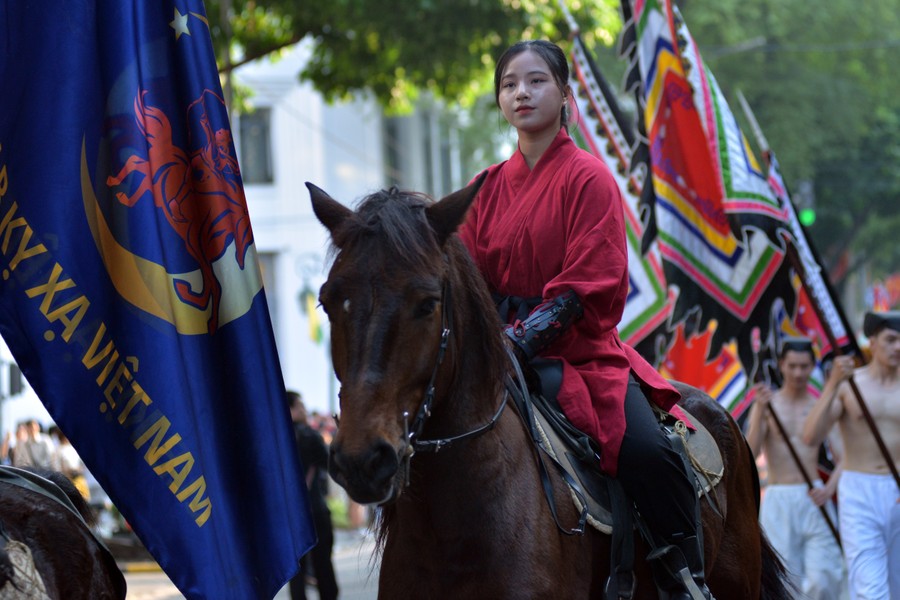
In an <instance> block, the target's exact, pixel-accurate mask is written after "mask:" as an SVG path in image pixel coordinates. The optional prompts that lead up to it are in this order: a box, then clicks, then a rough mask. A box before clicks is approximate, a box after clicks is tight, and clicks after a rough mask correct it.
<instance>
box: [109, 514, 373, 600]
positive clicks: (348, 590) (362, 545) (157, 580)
mask: <svg viewBox="0 0 900 600" xmlns="http://www.w3.org/2000/svg"><path fill="white" fill-rule="evenodd" d="M373 550H374V542H373V541H372V538H371V537H364V536H362V535H359V534H357V533H355V532H346V531H340V530H338V531H335V547H334V568H335V571H336V574H337V580H338V586H339V587H340V590H341V595H340V597H341V600H375V598H376V597H377V595H378V594H377V588H378V570H377V568H376V569H375V570H374V571H373V569H372V566H371V557H372V552H373ZM135 568H136V569H137V567H135ZM125 580H126V581H127V582H128V595H127V596H126V598H127V600H183V598H184V596H182V595H181V593H179V591H178V588H176V587H175V585H174V584H173V583H172V582H171V581H170V580H169V578H168V577H166V574H165V573H163V572H162V571H160V570H159V569H158V568H156V569H154V568H149V569H146V570H140V569H138V570H135V571H130V570H126V572H125ZM306 597H307V599H308V600H319V595H318V594H317V593H316V591H315V588H307V595H306ZM274 600H291V597H290V594H289V593H288V590H287V588H284V589H282V590H281V591H280V592H278V594H277V595H276V596H275V598H274Z"/></svg>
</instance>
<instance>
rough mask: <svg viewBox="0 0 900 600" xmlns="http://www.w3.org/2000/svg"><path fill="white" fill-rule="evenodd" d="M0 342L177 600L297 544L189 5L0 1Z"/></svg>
mask: <svg viewBox="0 0 900 600" xmlns="http://www.w3.org/2000/svg"><path fill="white" fill-rule="evenodd" d="M0 82H2V85H0V333H2V335H3V338H4V339H5V340H6V342H7V345H8V346H9V347H10V349H11V350H12V353H13V355H14V357H15V359H16V361H17V362H18V363H19V365H20V367H21V368H22V371H23V372H24V374H25V375H26V377H27V378H28V381H29V382H30V383H31V385H32V387H33V388H34V389H35V391H36V392H37V394H38V395H39V396H40V398H41V400H42V401H43V403H44V404H45V406H46V407H47V409H48V411H49V412H50V414H51V415H52V416H53V418H54V419H55V420H56V422H57V423H58V424H59V426H60V428H61V429H62V430H63V431H64V432H65V433H66V435H67V436H68V437H69V438H70V439H71V440H72V443H73V444H74V445H75V447H76V448H77V450H78V452H79V453H80V454H81V456H82V458H83V459H84V462H85V463H86V464H87V466H88V468H89V469H90V470H91V471H92V472H93V473H94V474H95V475H96V476H97V479H98V480H99V482H100V483H101V485H103V487H104V489H105V490H106V491H107V492H108V493H109V495H110V496H111V498H112V500H113V502H114V503H115V504H116V506H117V507H118V508H119V509H120V510H121V511H122V514H123V515H124V517H125V518H126V519H127V520H128V522H129V523H130V524H131V525H132V526H133V528H134V530H135V531H136V532H137V533H138V535H139V536H140V538H141V540H142V541H143V542H144V544H145V545H146V546H147V548H148V549H149V550H150V552H151V553H152V554H153V555H154V557H155V558H156V559H157V560H158V561H159V562H160V564H161V566H162V567H163V568H164V569H165V571H166V573H167V574H168V575H169V576H170V577H171V578H172V580H173V581H174V583H175V584H176V585H177V586H178V588H179V589H180V590H181V591H182V593H184V594H185V595H186V596H188V597H190V598H216V599H219V598H240V599H246V598H271V597H273V596H274V595H275V594H276V593H277V591H278V590H279V589H280V587H281V586H282V585H283V584H284V583H285V582H286V581H287V580H288V579H289V578H290V577H291V576H292V575H293V574H294V573H295V572H296V570H297V563H298V560H299V558H300V557H301V556H302V555H303V553H304V552H306V550H308V549H309V547H310V546H311V544H312V543H313V541H314V530H313V527H312V521H311V519H310V516H309V514H310V513H309V507H308V505H307V499H306V492H305V485H304V482H303V477H302V472H301V469H300V465H299V461H298V459H297V456H296V449H295V448H296V446H295V443H294V438H293V431H292V429H291V425H290V419H289V413H288V409H287V406H286V403H285V395H284V383H283V380H282V377H281V372H280V369H279V363H278V357H277V354H276V349H275V343H274V335H273V332H272V326H271V323H270V320H269V314H268V310H267V307H266V301H265V296H264V293H263V289H262V278H261V275H260V271H259V266H258V261H257V256H256V250H255V245H254V239H253V232H252V229H251V227H250V222H249V218H248V213H247V204H246V201H245V198H244V193H243V187H242V183H241V177H240V169H239V167H238V163H237V161H236V158H235V151H234V145H233V142H232V139H231V134H230V127H229V123H228V115H227V113H226V108H225V104H224V102H223V99H222V91H221V87H220V84H219V78H218V74H217V70H216V65H215V60H214V56H213V53H212V46H211V43H210V34H209V22H208V21H207V19H206V16H205V12H204V8H203V4H202V2H201V1H200V0H174V1H173V0H156V1H153V2H147V1H144V0H133V1H130V2H129V1H127V0H125V1H123V0H0Z"/></svg>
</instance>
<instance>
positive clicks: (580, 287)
mask: <svg viewBox="0 0 900 600" xmlns="http://www.w3.org/2000/svg"><path fill="white" fill-rule="evenodd" d="M459 235H460V238H461V239H462V241H463V243H464V244H465V246H466V248H468V250H469V253H470V254H471V255H472V258H473V259H474V261H475V263H476V265H477V266H478V270H479V271H481V274H482V276H483V277H484V278H485V280H486V281H487V283H488V286H489V287H490V289H491V291H492V292H497V293H499V294H501V295H504V296H505V295H510V296H521V297H524V298H533V297H537V296H540V297H542V298H543V299H544V300H550V299H553V298H555V297H556V296H559V295H560V294H563V293H564V292H566V291H568V290H574V291H575V293H576V294H577V295H578V297H579V298H580V299H581V302H582V305H583V306H584V317H583V318H581V319H580V320H578V321H576V322H575V324H574V325H573V326H572V327H571V328H570V329H569V330H568V331H567V332H566V333H564V334H563V335H561V336H560V337H559V338H557V340H556V341H554V342H553V343H552V344H551V345H550V346H548V347H547V348H546V349H545V350H544V351H543V352H542V353H541V356H543V357H545V358H555V359H560V360H562V363H563V379H562V386H561V388H560V392H559V403H560V406H561V407H562V409H563V411H564V412H565V414H566V416H567V417H568V418H569V420H570V421H572V423H573V424H574V425H575V426H576V427H578V428H579V429H581V430H582V431H584V432H585V433H587V434H588V435H590V436H592V437H593V438H594V439H596V440H597V441H599V442H600V446H601V448H602V454H601V457H600V462H601V466H602V467H603V469H604V470H605V471H606V472H607V473H609V474H610V475H615V474H616V470H617V465H618V456H619V448H620V446H621V444H622V436H623V435H624V432H625V413H624V408H623V405H624V399H625V391H626V387H627V385H628V374H629V372H632V373H634V376H635V378H636V379H637V380H638V381H639V382H640V383H641V385H642V388H643V390H644V393H645V394H647V396H648V398H650V400H651V401H653V402H654V403H656V404H657V405H659V406H660V407H662V408H663V409H665V410H669V409H670V408H671V407H672V405H673V404H675V402H677V401H678V399H679V398H680V396H679V394H678V392H677V391H676V390H675V388H673V387H672V386H671V385H670V384H669V383H668V382H667V381H666V380H665V379H663V377H662V376H661V375H660V374H659V373H658V372H657V371H656V369H654V368H653V367H652V366H651V365H650V364H649V363H647V361H645V360H644V359H643V358H641V356H640V355H639V354H638V353H637V352H636V351H635V350H634V349H633V348H631V347H630V346H627V345H625V344H624V343H622V341H621V340H620V339H619V333H618V330H617V329H616V325H617V324H618V323H619V321H620V320H621V318H622V311H623V310H624V308H625V297H626V295H627V293H628V255H627V252H628V249H627V246H626V243H625V217H624V212H623V207H622V197H621V193H620V192H619V188H618V185H617V184H616V181H615V180H614V179H613V177H612V174H611V173H610V172H609V170H608V169H607V167H606V165H604V164H603V163H602V162H601V161H600V160H598V159H597V158H595V157H594V156H592V155H590V154H589V153H587V152H585V151H584V150H581V149H580V148H578V147H577V146H576V145H575V143H574V142H573V141H572V140H571V138H570V137H569V135H568V133H567V132H566V130H565V129H560V132H559V135H557V136H556V138H555V139H554V141H553V143H551V144H550V147H549V148H547V150H546V151H545V152H544V154H543V155H542V156H541V158H540V160H538V162H537V164H536V165H535V166H534V170H530V169H529V168H528V165H527V164H526V162H525V157H524V156H523V155H522V153H521V152H520V151H519V150H516V152H515V154H513V155H512V157H511V158H510V159H509V160H507V161H504V162H502V163H500V164H497V165H493V166H491V167H489V168H488V176H487V178H486V179H485V182H484V185H483V186H482V188H481V191H480V192H479V194H478V198H477V199H476V200H475V203H474V204H473V206H472V208H471V209H470V210H469V214H468V215H467V217H466V221H465V223H464V224H463V225H462V226H461V227H460V231H459Z"/></svg>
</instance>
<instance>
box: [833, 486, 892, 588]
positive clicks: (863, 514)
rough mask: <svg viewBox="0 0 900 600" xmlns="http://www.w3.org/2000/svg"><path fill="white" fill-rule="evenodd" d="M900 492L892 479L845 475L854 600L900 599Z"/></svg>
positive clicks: (845, 536) (842, 505)
mask: <svg viewBox="0 0 900 600" xmlns="http://www.w3.org/2000/svg"><path fill="white" fill-rule="evenodd" d="M898 500H900V490H898V488H897V484H896V482H895V481H894V478H893V476H892V475H873V474H870V473H860V472H858V471H844V473H843V474H842V475H841V481H840V482H839V483H838V507H839V509H840V511H841V540H842V542H843V544H844V556H846V558H847V568H848V570H849V573H850V597H851V598H852V599H853V600H891V599H893V600H897V599H898V598H900V504H898Z"/></svg>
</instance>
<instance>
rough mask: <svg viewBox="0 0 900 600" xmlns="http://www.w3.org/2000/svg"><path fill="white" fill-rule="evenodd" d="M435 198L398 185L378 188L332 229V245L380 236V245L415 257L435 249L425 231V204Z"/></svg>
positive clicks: (409, 258)
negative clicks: (336, 228) (337, 228)
mask: <svg viewBox="0 0 900 600" xmlns="http://www.w3.org/2000/svg"><path fill="white" fill-rule="evenodd" d="M432 202H433V200H432V199H431V198H430V197H429V196H427V195H426V194H422V193H419V192H402V191H400V190H399V189H398V188H397V187H391V188H390V189H387V190H381V191H378V192H375V193H374V194H371V195H369V196H367V197H366V198H364V199H363V200H362V202H361V203H360V205H359V207H358V208H357V209H356V213H355V214H354V215H353V218H351V219H347V220H346V221H345V222H344V223H343V224H342V225H341V227H340V228H339V230H338V231H335V232H333V236H334V240H333V241H334V244H333V246H332V249H333V250H334V249H336V248H344V247H346V246H348V245H353V244H354V243H356V242H357V241H360V240H364V239H367V238H373V239H374V238H377V239H378V245H379V247H381V248H383V249H384V250H385V251H386V252H389V253H390V254H391V255H392V256H395V257H397V258H399V259H400V260H404V261H415V259H416V258H417V257H420V256H425V255H426V254H427V253H428V252H429V251H433V246H432V244H434V243H435V242H434V241H433V238H428V237H426V236H424V235H423V232H424V231H426V229H425V228H423V224H425V225H426V226H427V223H426V218H425V208H426V207H427V206H428V205H429V204H431V203H432ZM411 214H412V215H414V218H410V215H411Z"/></svg>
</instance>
